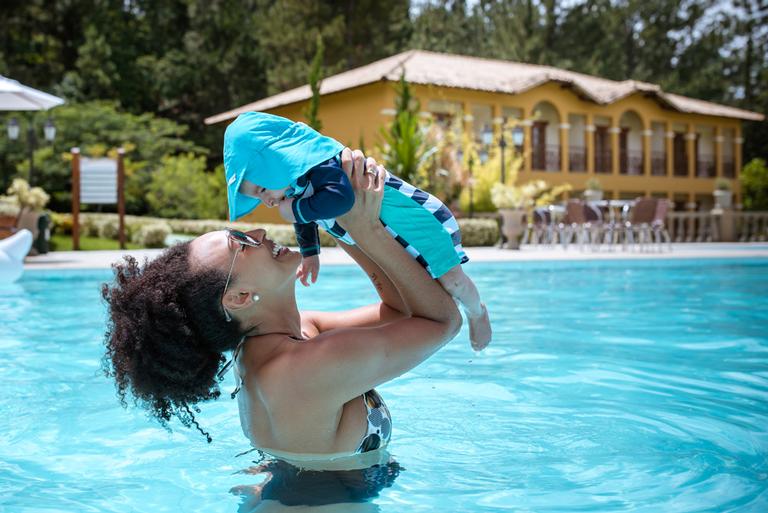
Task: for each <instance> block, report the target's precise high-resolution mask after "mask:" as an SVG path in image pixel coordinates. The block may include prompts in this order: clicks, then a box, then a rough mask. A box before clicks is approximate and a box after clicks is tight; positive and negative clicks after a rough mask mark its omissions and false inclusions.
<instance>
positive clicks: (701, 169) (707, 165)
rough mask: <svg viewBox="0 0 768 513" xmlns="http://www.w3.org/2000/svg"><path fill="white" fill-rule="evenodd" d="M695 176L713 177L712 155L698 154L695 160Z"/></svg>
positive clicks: (713, 162) (713, 164) (713, 163)
mask: <svg viewBox="0 0 768 513" xmlns="http://www.w3.org/2000/svg"><path fill="white" fill-rule="evenodd" d="M696 176H698V177H699V178H714V177H715V161H714V159H712V156H711V155H709V156H700V157H699V159H698V160H697V161H696Z"/></svg>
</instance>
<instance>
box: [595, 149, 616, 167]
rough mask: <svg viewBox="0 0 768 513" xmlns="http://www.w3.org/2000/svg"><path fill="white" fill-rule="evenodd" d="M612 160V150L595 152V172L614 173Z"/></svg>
mask: <svg viewBox="0 0 768 513" xmlns="http://www.w3.org/2000/svg"><path fill="white" fill-rule="evenodd" d="M612 161H613V159H612V156H611V150H606V151H604V152H602V153H595V173H612V172H613V169H612V168H613V164H612Z"/></svg>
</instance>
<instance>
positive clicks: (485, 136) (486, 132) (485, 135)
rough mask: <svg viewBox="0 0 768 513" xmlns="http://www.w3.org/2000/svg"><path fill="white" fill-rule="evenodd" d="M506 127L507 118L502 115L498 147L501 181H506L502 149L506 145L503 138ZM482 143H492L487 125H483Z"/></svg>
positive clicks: (487, 144) (505, 165) (489, 128)
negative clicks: (499, 151) (499, 150)
mask: <svg viewBox="0 0 768 513" xmlns="http://www.w3.org/2000/svg"><path fill="white" fill-rule="evenodd" d="M506 127H507V118H506V117H504V118H503V119H502V121H501V129H500V130H499V148H500V149H501V183H506V182H507V169H506V168H507V163H506V159H505V158H504V150H505V149H506V147H507V140H506V139H505V138H504V130H505V129H506ZM483 144H485V145H486V146H490V145H491V144H493V131H492V130H491V127H490V126H489V125H486V126H485V129H484V130H483Z"/></svg>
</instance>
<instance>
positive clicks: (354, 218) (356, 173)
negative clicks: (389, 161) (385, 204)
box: [337, 148, 386, 238]
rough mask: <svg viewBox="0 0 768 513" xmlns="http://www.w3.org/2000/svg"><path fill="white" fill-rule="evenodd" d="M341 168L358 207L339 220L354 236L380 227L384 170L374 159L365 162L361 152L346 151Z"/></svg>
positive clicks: (343, 153) (345, 149) (355, 205)
mask: <svg viewBox="0 0 768 513" xmlns="http://www.w3.org/2000/svg"><path fill="white" fill-rule="evenodd" d="M341 165H342V168H343V169H344V172H345V173H346V174H347V176H348V177H349V181H350V183H351V184H352V189H354V191H355V204H354V205H353V207H352V208H351V209H350V210H349V212H347V213H346V214H344V215H343V216H339V217H338V218H337V221H338V222H339V223H340V224H341V226H342V227H343V228H344V229H345V230H347V231H348V232H350V233H351V234H352V237H353V238H355V234H356V233H357V234H361V233H364V231H365V230H370V229H371V228H372V227H379V228H380V227H381V223H380V221H379V212H380V211H381V199H382V198H383V197H384V180H385V175H386V173H385V171H384V167H383V166H380V165H378V164H376V161H375V160H374V159H372V158H370V157H369V158H368V159H366V158H365V156H364V155H363V153H362V152H361V151H360V150H355V151H352V150H350V149H349V148H344V151H342V153H341Z"/></svg>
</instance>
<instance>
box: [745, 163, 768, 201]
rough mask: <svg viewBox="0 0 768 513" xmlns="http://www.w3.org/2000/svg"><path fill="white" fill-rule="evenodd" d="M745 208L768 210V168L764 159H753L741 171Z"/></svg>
mask: <svg viewBox="0 0 768 513" xmlns="http://www.w3.org/2000/svg"><path fill="white" fill-rule="evenodd" d="M739 179H740V180H741V187H742V192H743V193H744V208H745V209H747V210H768V167H766V165H765V160H763V159H753V160H752V161H750V162H749V163H748V164H747V165H746V166H744V169H743V170H742V171H741V175H740V177H739Z"/></svg>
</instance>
